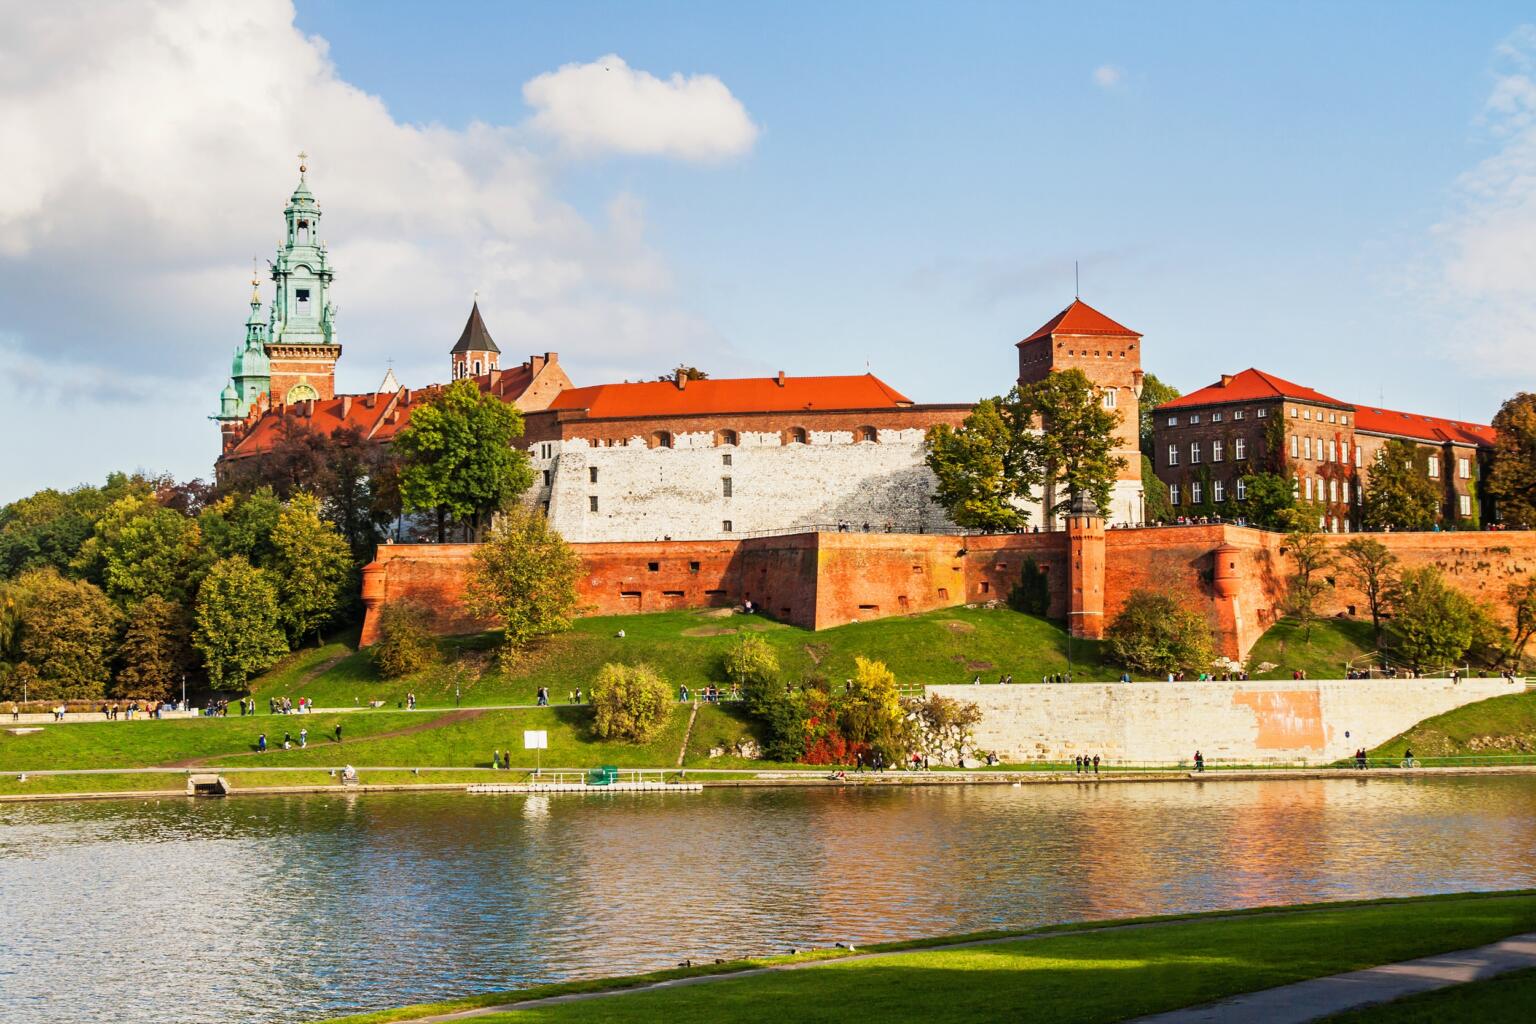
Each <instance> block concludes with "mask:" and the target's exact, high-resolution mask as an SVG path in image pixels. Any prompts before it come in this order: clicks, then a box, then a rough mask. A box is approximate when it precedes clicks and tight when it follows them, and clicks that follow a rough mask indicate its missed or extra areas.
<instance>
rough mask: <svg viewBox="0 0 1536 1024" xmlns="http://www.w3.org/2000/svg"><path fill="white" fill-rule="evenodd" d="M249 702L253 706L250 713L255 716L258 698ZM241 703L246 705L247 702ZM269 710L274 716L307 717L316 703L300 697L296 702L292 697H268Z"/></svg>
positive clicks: (253, 698) (252, 698)
mask: <svg viewBox="0 0 1536 1024" xmlns="http://www.w3.org/2000/svg"><path fill="white" fill-rule="evenodd" d="M249 700H250V705H251V710H250V713H251V714H253V715H254V714H255V713H256V698H255V697H251V698H250V699H249ZM241 703H242V704H244V703H245V701H242V702H241ZM267 710H268V711H270V712H271V713H272V714H274V715H306V714H308V713H309V712H311V711H313V710H315V702H314V701H312V700H310V699H309V698H308V697H300V698H299V699H298V700H294V699H293V698H292V697H268V698H267Z"/></svg>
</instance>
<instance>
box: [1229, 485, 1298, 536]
mask: <svg viewBox="0 0 1536 1024" xmlns="http://www.w3.org/2000/svg"><path fill="white" fill-rule="evenodd" d="M1237 507H1238V512H1239V514H1240V515H1241V516H1242V517H1243V518H1244V519H1246V520H1247V521H1248V522H1249V523H1252V524H1253V525H1254V526H1257V527H1259V528H1260V529H1264V530H1289V529H1292V528H1293V527H1294V526H1295V525H1296V522H1297V514H1296V513H1297V501H1296V488H1295V486H1294V485H1293V484H1292V482H1291V481H1290V480H1289V479H1287V478H1286V477H1284V476H1282V475H1280V474H1279V473H1249V474H1248V475H1247V476H1245V477H1243V500H1242V501H1240V502H1238V503H1237Z"/></svg>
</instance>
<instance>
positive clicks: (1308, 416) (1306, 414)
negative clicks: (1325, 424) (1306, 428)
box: [1301, 409, 1323, 420]
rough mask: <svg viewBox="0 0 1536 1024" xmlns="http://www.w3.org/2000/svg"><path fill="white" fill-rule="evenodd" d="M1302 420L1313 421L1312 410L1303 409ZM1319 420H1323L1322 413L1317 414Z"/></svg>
mask: <svg viewBox="0 0 1536 1024" xmlns="http://www.w3.org/2000/svg"><path fill="white" fill-rule="evenodd" d="M1301 418H1302V419H1304V420H1309V419H1311V418H1312V410H1311V409H1303V410H1301ZM1317 418H1318V419H1322V418H1323V414H1322V413H1318V414H1317Z"/></svg>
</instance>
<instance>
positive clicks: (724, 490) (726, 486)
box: [720, 476, 731, 498]
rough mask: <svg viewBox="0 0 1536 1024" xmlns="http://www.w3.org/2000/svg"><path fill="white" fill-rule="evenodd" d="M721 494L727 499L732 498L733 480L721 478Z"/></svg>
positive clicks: (726, 477) (725, 477)
mask: <svg viewBox="0 0 1536 1024" xmlns="http://www.w3.org/2000/svg"><path fill="white" fill-rule="evenodd" d="M720 494H721V496H722V497H726V498H729V497H730V496H731V478H730V477H728V476H723V477H721V478H720Z"/></svg>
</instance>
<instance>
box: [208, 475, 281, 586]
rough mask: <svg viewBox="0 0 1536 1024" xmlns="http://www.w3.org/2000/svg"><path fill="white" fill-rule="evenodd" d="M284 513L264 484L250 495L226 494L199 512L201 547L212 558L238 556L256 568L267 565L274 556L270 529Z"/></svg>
mask: <svg viewBox="0 0 1536 1024" xmlns="http://www.w3.org/2000/svg"><path fill="white" fill-rule="evenodd" d="M282 514H283V503H282V502H281V501H279V500H278V498H277V495H276V494H274V493H273V492H272V488H271V487H270V486H266V485H263V486H262V487H260V488H258V489H257V490H255V491H253V492H251V493H249V494H241V495H226V496H225V497H223V498H220V499H219V500H217V501H215V502H214V503H213V504H211V505H209V506H207V507H206V508H204V509H203V510H202V512H200V513H199V514H198V517H197V525H198V529H200V530H201V531H202V534H203V546H204V547H206V548H207V549H208V552H209V554H210V555H211V556H212V557H214V558H229V557H230V556H232V555H239V556H240V557H242V558H244V559H245V560H246V561H247V562H250V563H251V564H252V565H254V566H257V567H259V568H263V569H266V568H270V567H271V565H272V563H273V560H274V559H275V558H276V556H277V549H276V548H274V547H273V546H272V531H273V530H275V529H276V528H277V520H278V517H280V516H281V515H282Z"/></svg>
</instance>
